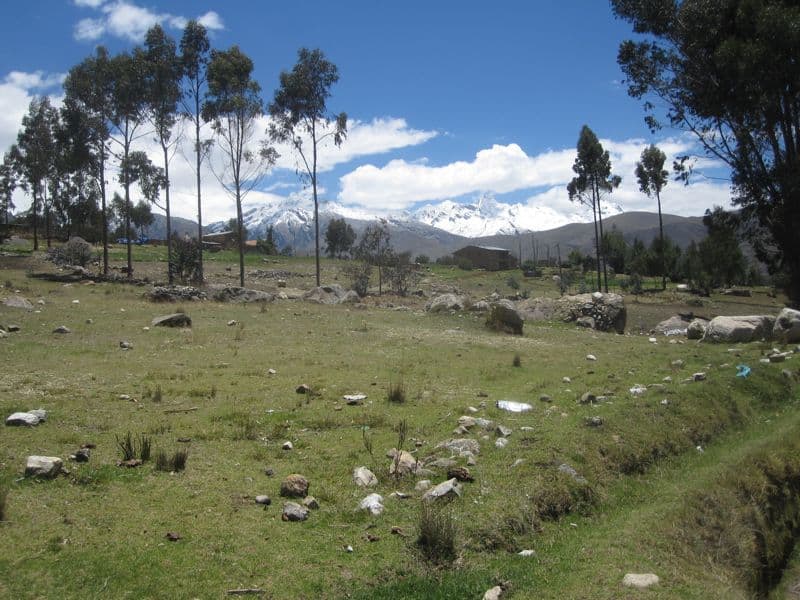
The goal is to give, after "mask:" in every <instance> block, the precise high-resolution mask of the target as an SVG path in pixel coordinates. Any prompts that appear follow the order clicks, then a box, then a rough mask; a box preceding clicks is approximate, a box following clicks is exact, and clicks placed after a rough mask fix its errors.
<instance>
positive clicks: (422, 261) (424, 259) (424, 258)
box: [414, 254, 431, 265]
mask: <svg viewBox="0 0 800 600" xmlns="http://www.w3.org/2000/svg"><path fill="white" fill-rule="evenodd" d="M414 262H415V263H417V264H418V265H427V264H428V263H429V262H431V258H430V256H428V255H427V254H418V255H417V258H415V259H414Z"/></svg>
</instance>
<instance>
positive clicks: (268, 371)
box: [267, 369, 277, 375]
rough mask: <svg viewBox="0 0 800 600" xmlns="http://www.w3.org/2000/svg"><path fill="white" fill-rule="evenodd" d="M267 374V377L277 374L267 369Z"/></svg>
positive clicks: (273, 370)
mask: <svg viewBox="0 0 800 600" xmlns="http://www.w3.org/2000/svg"><path fill="white" fill-rule="evenodd" d="M267 374H268V375H275V374H277V371H276V370H275V369H268V370H267Z"/></svg>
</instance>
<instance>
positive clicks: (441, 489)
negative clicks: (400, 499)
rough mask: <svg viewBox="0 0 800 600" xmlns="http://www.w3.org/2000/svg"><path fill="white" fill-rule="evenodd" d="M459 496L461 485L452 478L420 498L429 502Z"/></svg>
mask: <svg viewBox="0 0 800 600" xmlns="http://www.w3.org/2000/svg"><path fill="white" fill-rule="evenodd" d="M501 439H504V438H501ZM459 496H461V484H460V483H459V482H458V480H457V479H455V478H453V479H448V480H447V481H443V482H442V483H440V484H439V485H437V486H435V487H433V488H431V489H429V490H428V491H427V492H425V495H424V496H423V497H422V499H423V500H427V501H428V502H430V501H433V500H438V499H440V498H447V499H452V498H457V497H459Z"/></svg>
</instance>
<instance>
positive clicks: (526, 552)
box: [517, 550, 536, 556]
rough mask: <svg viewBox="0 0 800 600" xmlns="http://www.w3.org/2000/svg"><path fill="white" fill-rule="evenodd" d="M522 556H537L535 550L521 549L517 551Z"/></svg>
mask: <svg viewBox="0 0 800 600" xmlns="http://www.w3.org/2000/svg"><path fill="white" fill-rule="evenodd" d="M517 554H519V555H520V556H536V551H535V550H520V551H519V552H517Z"/></svg>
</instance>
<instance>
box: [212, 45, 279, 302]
mask: <svg viewBox="0 0 800 600" xmlns="http://www.w3.org/2000/svg"><path fill="white" fill-rule="evenodd" d="M252 73H253V61H252V60H250V58H249V57H248V56H247V55H245V54H244V53H243V52H242V51H241V50H240V49H239V47H238V46H232V47H231V48H230V49H229V50H213V51H212V52H211V60H210V62H209V64H208V93H207V94H206V101H205V103H204V104H203V111H202V116H203V119H204V120H205V121H206V122H210V123H211V128H212V130H213V132H214V136H215V137H216V140H217V147H218V148H219V149H220V151H221V152H222V155H223V156H222V161H221V163H222V164H221V166H219V167H215V166H214V162H213V161H212V162H211V166H212V170H213V171H214V175H215V176H216V177H217V179H218V180H219V182H220V184H221V185H222V187H223V188H224V189H225V191H226V192H228V194H230V195H231V196H232V197H233V198H234V199H235V201H236V223H237V236H238V241H239V243H238V246H239V283H240V285H241V286H242V287H244V242H245V240H244V235H243V227H244V225H243V219H242V198H244V197H245V196H246V195H247V193H248V192H250V191H251V190H252V189H253V188H254V187H255V186H256V185H257V184H258V182H259V181H260V180H261V179H262V178H263V177H264V175H265V174H266V172H267V170H268V169H269V167H270V166H271V165H273V164H274V163H275V160H276V159H277V157H278V154H277V152H275V149H274V148H272V147H271V146H269V145H268V144H267V143H266V141H264V140H262V141H260V142H257V141H256V140H255V125H256V121H257V119H258V117H260V116H261V115H262V114H263V112H264V106H263V102H262V100H261V97H260V95H259V94H260V92H261V87H260V86H259V85H258V83H257V82H256V81H254V80H253V78H252Z"/></svg>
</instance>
